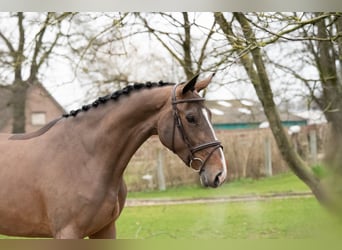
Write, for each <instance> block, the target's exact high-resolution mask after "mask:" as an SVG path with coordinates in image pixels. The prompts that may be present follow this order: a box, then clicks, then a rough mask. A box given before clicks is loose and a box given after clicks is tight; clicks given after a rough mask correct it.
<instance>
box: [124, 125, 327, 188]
mask: <svg viewBox="0 0 342 250" xmlns="http://www.w3.org/2000/svg"><path fill="white" fill-rule="evenodd" d="M326 131H327V129H326V126H306V127H302V128H301V131H300V132H299V133H293V134H292V135H289V137H290V139H291V140H292V142H293V145H294V148H295V150H297V152H298V153H299V154H300V155H301V157H302V158H303V159H304V160H306V161H308V162H309V163H310V164H315V163H316V162H317V161H319V160H320V159H321V158H322V154H323V145H324V141H325V138H326ZM216 134H217V137H218V138H219V139H220V141H221V142H222V145H223V147H224V154H225V157H226V161H227V166H228V176H227V180H228V181H229V180H234V179H240V178H246V177H248V178H260V177H264V176H268V175H274V174H278V173H283V172H287V171H289V169H288V167H287V165H286V163H285V162H284V160H283V159H282V157H281V154H280V152H279V150H278V148H277V146H276V143H275V141H274V138H273V135H272V133H271V131H270V130H269V129H255V130H239V131H227V130H221V131H216ZM124 178H125V180H126V183H127V186H128V189H129V190H130V191H139V190H146V189H158V188H159V189H162V190H163V189H165V188H166V187H171V186H179V185H185V184H199V177H198V173H194V172H193V171H192V170H191V169H189V168H187V167H186V166H185V164H184V163H183V162H182V161H181V160H180V159H179V158H178V157H177V156H176V155H174V154H173V153H172V152H171V151H169V150H167V149H166V148H165V147H164V146H163V145H162V144H161V143H160V142H159V139H158V137H157V136H154V137H152V138H150V139H149V140H147V141H146V142H145V143H144V145H143V146H142V147H141V148H140V149H139V150H138V151H137V152H136V154H135V155H134V157H133V158H132V160H131V161H130V163H129V165H128V167H127V169H126V171H125V174H124Z"/></svg>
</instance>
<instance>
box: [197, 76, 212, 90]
mask: <svg viewBox="0 0 342 250" xmlns="http://www.w3.org/2000/svg"><path fill="white" fill-rule="evenodd" d="M214 76H215V73H213V74H212V75H211V76H209V77H208V78H206V79H203V80H202V81H199V82H198V83H196V86H195V89H196V91H197V92H200V91H201V90H202V89H205V88H206V87H207V86H208V85H209V83H210V82H211V79H213V77H214Z"/></svg>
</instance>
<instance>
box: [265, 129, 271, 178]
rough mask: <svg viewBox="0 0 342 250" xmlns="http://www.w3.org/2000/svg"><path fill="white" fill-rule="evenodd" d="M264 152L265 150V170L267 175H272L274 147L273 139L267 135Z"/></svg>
mask: <svg viewBox="0 0 342 250" xmlns="http://www.w3.org/2000/svg"><path fill="white" fill-rule="evenodd" d="M264 152H265V172H266V176H272V148H271V140H270V137H269V136H268V135H267V136H266V137H265V141H264Z"/></svg>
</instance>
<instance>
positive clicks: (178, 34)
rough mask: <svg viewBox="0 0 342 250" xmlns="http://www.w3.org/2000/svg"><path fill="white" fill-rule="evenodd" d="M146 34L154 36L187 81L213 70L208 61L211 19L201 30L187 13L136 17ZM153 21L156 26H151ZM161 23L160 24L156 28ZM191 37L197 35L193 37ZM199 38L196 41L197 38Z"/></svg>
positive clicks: (212, 23) (193, 18)
mask: <svg viewBox="0 0 342 250" xmlns="http://www.w3.org/2000/svg"><path fill="white" fill-rule="evenodd" d="M138 16H139V18H140V19H141V20H142V22H143V25H144V27H145V28H146V29H147V32H148V33H150V34H151V35H152V36H154V37H155V38H156V39H157V40H158V41H159V42H160V44H161V45H162V46H163V47H164V48H165V49H166V50H167V51H168V52H169V54H170V55H171V56H172V58H173V59H174V60H176V62H177V63H179V65H180V66H181V68H182V69H183V71H184V75H185V76H186V78H187V79H190V78H191V77H193V76H194V75H195V74H198V73H199V72H203V71H209V70H212V69H214V68H215V69H216V68H217V64H219V63H220V62H219V63H217V62H215V61H214V60H212V58H211V60H212V61H211V62H209V61H210V60H208V59H209V58H210V57H209V55H210V53H209V52H208V49H209V48H210V43H211V42H212V36H213V35H214V34H215V29H214V27H215V19H212V20H211V23H210V24H209V25H208V26H207V27H204V26H201V25H200V24H199V23H197V22H198V19H199V18H198V17H196V14H195V16H194V15H193V14H190V13H188V12H182V13H170V14H168V13H155V14H138ZM155 18H158V20H159V22H158V23H159V26H158V25H154V22H153V21H154V20H155ZM160 23H161V24H160ZM195 33H197V34H200V35H197V36H196V35H195ZM198 36H199V37H198Z"/></svg>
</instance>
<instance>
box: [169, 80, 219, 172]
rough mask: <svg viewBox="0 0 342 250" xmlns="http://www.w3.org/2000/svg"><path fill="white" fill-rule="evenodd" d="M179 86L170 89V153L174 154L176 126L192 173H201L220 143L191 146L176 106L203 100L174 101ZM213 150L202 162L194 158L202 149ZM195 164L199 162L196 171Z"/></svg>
mask: <svg viewBox="0 0 342 250" xmlns="http://www.w3.org/2000/svg"><path fill="white" fill-rule="evenodd" d="M178 85H179V84H176V85H175V86H174V87H173V89H172V97H171V98H172V99H171V101H172V110H173V117H174V123H173V132H172V148H171V149H172V151H173V152H174V153H175V149H174V141H175V127H176V126H177V128H178V130H179V132H180V134H181V135H182V139H183V141H184V143H185V144H186V145H187V147H188V150H189V154H190V161H189V167H190V168H192V169H193V170H194V171H196V172H201V171H202V169H203V167H204V165H205V164H206V162H207V161H208V159H209V158H210V156H211V155H212V154H213V153H214V151H215V150H216V149H218V148H222V145H221V142H220V141H212V142H207V143H203V144H200V145H198V146H193V145H192V144H191V142H190V140H189V138H188V136H187V135H186V132H185V129H184V126H183V123H182V120H181V118H180V116H179V111H178V108H177V104H179V103H189V102H201V101H204V100H205V98H202V97H198V98H191V99H182V100H177V99H176V89H177V87H178ZM211 147H212V148H213V149H212V150H211V151H210V152H209V154H208V155H207V157H206V158H205V159H204V160H202V159H201V158H198V157H195V155H194V154H195V153H196V152H198V151H201V150H203V149H206V148H211ZM195 162H199V164H200V167H199V168H198V169H197V168H195V167H193V165H194V163H195Z"/></svg>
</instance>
